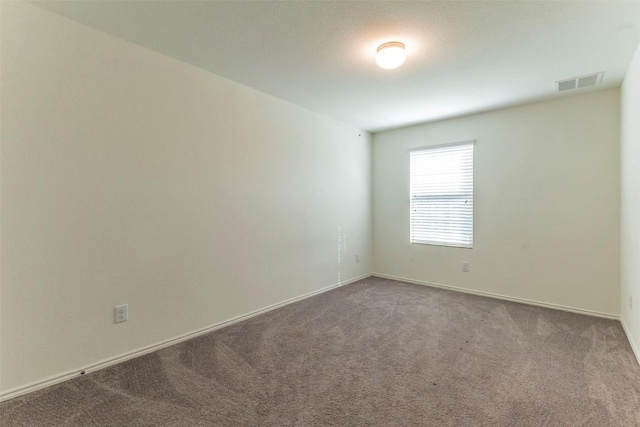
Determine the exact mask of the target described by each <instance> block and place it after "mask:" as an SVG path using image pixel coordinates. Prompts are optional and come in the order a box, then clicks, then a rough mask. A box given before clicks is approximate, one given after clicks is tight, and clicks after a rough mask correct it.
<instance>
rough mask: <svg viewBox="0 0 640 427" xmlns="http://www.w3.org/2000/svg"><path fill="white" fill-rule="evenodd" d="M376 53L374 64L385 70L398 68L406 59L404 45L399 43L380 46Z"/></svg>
mask: <svg viewBox="0 0 640 427" xmlns="http://www.w3.org/2000/svg"><path fill="white" fill-rule="evenodd" d="M376 52H377V53H376V64H378V66H379V67H380V68H384V69H385V70H391V69H394V68H398V67H399V66H401V65H402V64H403V63H404V61H405V59H407V52H406V51H405V46H404V43H400V42H388V43H384V44H381V45H380V46H378V50H377V51H376Z"/></svg>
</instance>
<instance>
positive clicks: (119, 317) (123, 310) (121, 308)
mask: <svg viewBox="0 0 640 427" xmlns="http://www.w3.org/2000/svg"><path fill="white" fill-rule="evenodd" d="M115 312H116V323H121V322H126V321H127V320H129V304H122V305H117V306H116V308H115Z"/></svg>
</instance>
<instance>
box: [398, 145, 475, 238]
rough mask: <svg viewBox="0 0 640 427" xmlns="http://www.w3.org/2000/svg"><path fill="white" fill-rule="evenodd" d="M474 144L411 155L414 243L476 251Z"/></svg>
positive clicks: (429, 148)
mask: <svg viewBox="0 0 640 427" xmlns="http://www.w3.org/2000/svg"><path fill="white" fill-rule="evenodd" d="M473 144H474V141H467V142H462V143H457V144H447V145H439V146H435V147H423V148H418V149H413V150H410V151H409V158H410V160H409V176H410V185H409V187H410V189H409V194H410V197H411V207H410V211H411V214H410V215H411V220H410V221H411V243H421V244H426V245H441V246H456V247H461V248H471V247H473Z"/></svg>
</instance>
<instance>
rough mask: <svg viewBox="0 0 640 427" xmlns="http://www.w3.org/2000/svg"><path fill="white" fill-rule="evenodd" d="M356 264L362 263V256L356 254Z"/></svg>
mask: <svg viewBox="0 0 640 427" xmlns="http://www.w3.org/2000/svg"><path fill="white" fill-rule="evenodd" d="M356 262H360V254H356Z"/></svg>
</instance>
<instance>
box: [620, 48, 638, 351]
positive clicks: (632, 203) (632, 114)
mask: <svg viewBox="0 0 640 427" xmlns="http://www.w3.org/2000/svg"><path fill="white" fill-rule="evenodd" d="M621 93H622V97H621V98H622V111H621V116H622V120H621V124H622V135H621V141H622V142H621V159H622V161H621V177H622V178H621V181H622V182H621V184H622V195H621V198H622V212H621V224H620V226H621V233H620V234H621V241H620V267H621V284H622V292H621V297H622V301H621V307H622V310H621V311H622V313H621V318H622V322H623V324H624V325H625V328H626V329H627V333H628V336H629V339H630V341H631V343H632V346H633V347H634V350H635V352H636V357H637V358H638V360H639V361H640V47H638V49H637V50H636V54H635V57H634V58H633V61H632V63H631V66H630V67H629V71H628V72H627V75H626V77H625V79H624V83H623V85H622V89H621ZM630 296H631V297H633V309H631V308H630V307H629V297H630Z"/></svg>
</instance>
